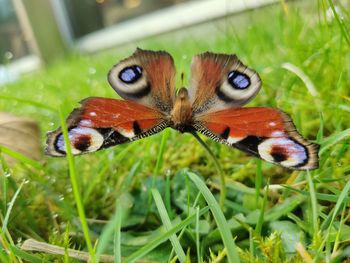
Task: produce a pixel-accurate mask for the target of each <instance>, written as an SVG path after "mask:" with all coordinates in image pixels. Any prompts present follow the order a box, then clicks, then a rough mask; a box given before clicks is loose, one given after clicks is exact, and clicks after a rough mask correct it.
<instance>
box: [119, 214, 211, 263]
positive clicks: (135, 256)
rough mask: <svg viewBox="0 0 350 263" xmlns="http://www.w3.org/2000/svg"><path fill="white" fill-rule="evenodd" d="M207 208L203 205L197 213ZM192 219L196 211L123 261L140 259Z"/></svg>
mask: <svg viewBox="0 0 350 263" xmlns="http://www.w3.org/2000/svg"><path fill="white" fill-rule="evenodd" d="M208 210H209V208H208V207H204V208H202V209H201V210H200V212H199V215H200V216H202V215H203V214H205V213H206V212H208ZM194 220H196V213H193V214H191V215H190V216H188V217H187V218H186V219H184V220H183V221H182V222H181V223H179V224H177V225H176V226H174V227H172V228H171V229H170V230H169V231H167V232H165V233H164V234H162V235H160V236H158V237H157V238H155V239H154V240H153V241H151V242H149V243H148V244H146V245H145V246H143V247H142V248H140V249H139V250H137V251H135V252H134V253H132V254H131V255H130V256H129V257H128V258H126V259H125V263H131V262H134V261H135V260H137V259H140V258H141V257H143V256H144V255H146V254H148V253H149V252H150V251H152V250H153V249H154V248H156V247H157V246H159V245H160V244H162V243H164V242H165V241H167V240H168V239H169V238H170V236H171V235H173V234H175V233H177V232H178V231H180V230H181V229H183V228H184V227H186V226H187V225H189V224H191V223H192V222H193V221H194Z"/></svg>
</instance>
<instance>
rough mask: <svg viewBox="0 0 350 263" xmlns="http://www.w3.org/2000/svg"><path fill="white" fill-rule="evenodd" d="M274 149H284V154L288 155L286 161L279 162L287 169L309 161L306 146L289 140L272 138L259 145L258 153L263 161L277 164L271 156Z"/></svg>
mask: <svg viewBox="0 0 350 263" xmlns="http://www.w3.org/2000/svg"><path fill="white" fill-rule="evenodd" d="M273 147H278V148H284V149H285V151H284V152H283V154H287V155H288V156H287V158H286V160H283V161H281V162H277V163H279V164H281V165H282V166H285V167H293V166H296V165H299V164H302V163H304V162H305V160H306V159H307V153H306V149H305V148H304V146H302V145H300V144H298V143H297V142H295V141H293V140H291V139H289V138H270V139H267V140H265V141H263V142H262V143H260V144H259V145H258V151H259V154H260V156H261V158H262V159H264V160H266V161H268V162H272V163H276V161H275V160H274V157H273V156H272V155H271V152H272V150H273Z"/></svg>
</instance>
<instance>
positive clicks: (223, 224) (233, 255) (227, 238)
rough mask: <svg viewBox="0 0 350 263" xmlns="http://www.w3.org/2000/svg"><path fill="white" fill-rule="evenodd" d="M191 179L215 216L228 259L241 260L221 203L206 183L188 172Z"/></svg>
mask: <svg viewBox="0 0 350 263" xmlns="http://www.w3.org/2000/svg"><path fill="white" fill-rule="evenodd" d="M187 174H188V176H189V177H190V179H191V180H192V181H193V182H194V183H195V185H196V186H197V188H198V189H199V191H200V192H201V193H202V195H203V197H204V198H205V200H206V202H207V204H208V205H209V208H210V210H211V212H212V214H213V216H214V219H215V222H216V224H217V226H218V229H219V231H220V234H221V237H222V240H223V242H224V245H225V247H226V248H227V258H228V261H229V262H231V263H233V262H235V263H238V262H240V259H239V257H238V252H237V247H236V245H235V241H234V240H233V237H232V233H231V231H229V229H230V228H229V226H228V223H227V221H226V219H225V216H224V214H223V212H222V211H221V209H220V206H219V204H218V203H217V202H216V200H215V197H214V196H213V194H212V193H211V192H210V190H209V189H208V187H207V186H206V185H205V183H204V182H203V181H202V180H201V179H200V178H199V177H198V176H197V175H196V174H194V173H192V172H187Z"/></svg>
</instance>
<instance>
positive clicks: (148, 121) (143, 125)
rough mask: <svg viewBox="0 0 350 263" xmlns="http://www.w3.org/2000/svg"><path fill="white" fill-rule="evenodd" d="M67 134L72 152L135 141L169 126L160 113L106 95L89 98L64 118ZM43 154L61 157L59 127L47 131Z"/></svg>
mask: <svg viewBox="0 0 350 263" xmlns="http://www.w3.org/2000/svg"><path fill="white" fill-rule="evenodd" d="M67 126H68V136H69V141H70V146H71V149H72V153H73V154H75V155H78V154H83V153H87V152H93V151H97V150H100V149H103V148H107V147H110V146H113V145H116V144H121V143H125V142H129V141H133V140H137V139H140V138H143V137H146V136H149V135H152V134H154V133H156V132H159V131H161V130H163V129H164V128H166V127H167V126H168V121H167V120H165V118H164V116H163V114H162V113H160V112H159V111H157V110H154V109H152V108H148V107H146V106H143V105H141V104H138V103H135V102H131V101H124V100H114V99H107V98H88V99H85V100H84V101H82V107H81V108H79V109H75V110H74V111H73V112H72V113H71V114H70V116H69V117H68V119H67ZM46 153H47V154H49V155H52V156H64V155H65V154H66V148H65V144H64V140H63V135H62V131H61V129H60V128H59V129H57V130H56V131H53V132H51V133H49V134H48V140H47V149H46Z"/></svg>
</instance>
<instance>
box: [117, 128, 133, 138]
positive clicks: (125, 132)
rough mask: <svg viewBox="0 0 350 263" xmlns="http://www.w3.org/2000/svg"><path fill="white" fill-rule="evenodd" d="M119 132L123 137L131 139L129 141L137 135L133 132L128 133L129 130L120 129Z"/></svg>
mask: <svg viewBox="0 0 350 263" xmlns="http://www.w3.org/2000/svg"><path fill="white" fill-rule="evenodd" d="M118 132H119V133H120V134H121V135H123V136H124V137H126V138H129V139H131V138H133V137H135V133H134V131H133V130H131V131H128V130H124V129H118Z"/></svg>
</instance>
